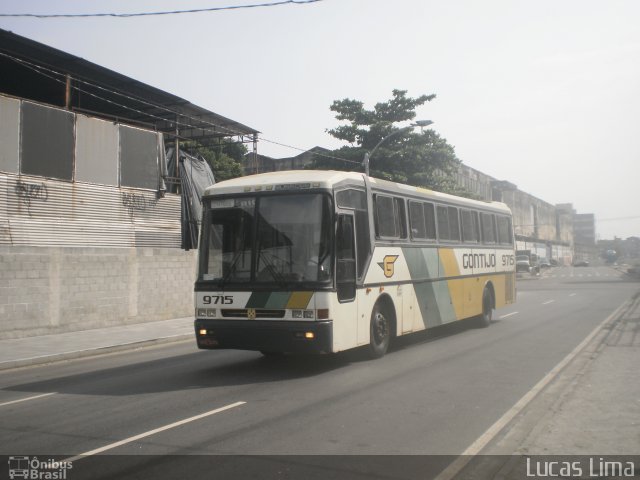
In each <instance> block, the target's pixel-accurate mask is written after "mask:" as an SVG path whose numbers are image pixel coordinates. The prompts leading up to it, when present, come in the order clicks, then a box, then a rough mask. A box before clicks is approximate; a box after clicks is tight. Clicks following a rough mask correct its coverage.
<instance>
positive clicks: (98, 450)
mask: <svg viewBox="0 0 640 480" xmlns="http://www.w3.org/2000/svg"><path fill="white" fill-rule="evenodd" d="M246 403H247V402H236V403H231V404H229V405H225V406H224V407H220V408H216V409H215V410H210V411H208V412H205V413H201V414H200V415H196V416H194V417H189V418H185V419H184V420H180V421H178V422H174V423H170V424H169V425H165V426H164V427H159V428H155V429H153V430H149V431H148V432H144V433H140V434H138V435H134V436H133V437H129V438H125V439H124V440H120V441H119V442H114V443H110V444H109V445H105V446H104V447H100V448H96V449H95V450H89V451H88V452H84V453H81V454H80V455H76V456H75V457H70V458H67V459H65V460H63V462H74V461H76V460H80V459H82V458H85V457H90V456H92V455H97V454H98V453H102V452H106V451H107V450H112V449H114V448H116V447H120V446H122V445H126V444H127V443H131V442H135V441H136V440H140V439H141V438H145V437H149V436H151V435H155V434H156V433H160V432H164V431H165V430H169V429H171V428H175V427H179V426H180V425H184V424H185V423H190V422H194V421H196V420H200V419H201V418H205V417H208V416H210V415H215V414H216V413H220V412H224V411H225V410H230V409H232V408H235V407H239V406H240V405H244V404H246Z"/></svg>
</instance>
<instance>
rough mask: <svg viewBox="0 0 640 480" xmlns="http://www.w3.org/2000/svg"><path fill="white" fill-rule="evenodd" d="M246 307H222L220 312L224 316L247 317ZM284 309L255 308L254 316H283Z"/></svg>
mask: <svg viewBox="0 0 640 480" xmlns="http://www.w3.org/2000/svg"><path fill="white" fill-rule="evenodd" d="M247 310H248V309H246V308H223V309H222V311H221V313H222V316H223V317H224V318H248V314H247ZM284 314H285V310H266V309H261V308H260V309H258V308H257V309H256V317H255V318H284Z"/></svg>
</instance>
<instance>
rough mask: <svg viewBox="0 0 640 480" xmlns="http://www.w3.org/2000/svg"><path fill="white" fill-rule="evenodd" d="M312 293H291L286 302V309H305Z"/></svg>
mask: <svg viewBox="0 0 640 480" xmlns="http://www.w3.org/2000/svg"><path fill="white" fill-rule="evenodd" d="M311 297H313V292H293V293H292V294H291V298H289V301H288V302H287V308H307V305H309V301H310V300H311Z"/></svg>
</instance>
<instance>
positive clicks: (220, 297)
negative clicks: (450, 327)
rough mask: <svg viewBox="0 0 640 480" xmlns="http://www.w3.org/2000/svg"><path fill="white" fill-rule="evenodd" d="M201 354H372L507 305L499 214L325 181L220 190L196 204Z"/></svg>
mask: <svg viewBox="0 0 640 480" xmlns="http://www.w3.org/2000/svg"><path fill="white" fill-rule="evenodd" d="M203 208H204V214H203V223H202V231H201V239H200V250H199V261H198V278H197V281H196V284H195V307H196V319H195V333H196V339H197V343H198V347H200V348H203V349H228V348H231V349H243V350H257V351H261V352H263V353H264V354H277V353H283V352H298V353H299V352H308V353H333V352H339V351H342V350H347V349H350V348H355V347H359V346H362V345H368V346H369V352H370V353H371V355H372V356H373V357H381V356H382V355H384V354H385V353H386V351H387V349H388V346H389V342H390V341H391V340H392V339H393V337H396V336H400V335H404V334H408V333H411V332H417V331H420V330H424V329H426V328H430V327H435V326H437V325H442V324H445V323H450V322H453V321H456V320H462V319H465V318H472V317H475V318H476V320H477V322H478V323H479V324H481V325H484V326H487V325H489V323H490V322H491V316H492V312H493V309H495V308H500V307H502V306H504V305H506V304H509V303H512V302H514V300H515V294H516V288H515V250H514V240H513V231H512V222H511V212H510V210H509V208H508V207H507V206H506V205H504V204H502V203H498V202H482V201H476V200H469V199H466V198H461V197H456V196H452V195H447V194H443V193H438V192H434V191H430V190H426V189H423V188H417V187H412V186H408V185H402V184H398V183H393V182H388V181H384V180H379V179H375V178H371V177H367V176H366V175H364V174H362V173H354V172H336V171H314V170H307V171H284V172H274V173H265V174H260V175H253V176H248V177H241V178H236V179H233V180H228V181H224V182H220V183H218V184H216V185H214V186H212V187H209V188H208V189H207V190H206V192H205V194H204V196H203Z"/></svg>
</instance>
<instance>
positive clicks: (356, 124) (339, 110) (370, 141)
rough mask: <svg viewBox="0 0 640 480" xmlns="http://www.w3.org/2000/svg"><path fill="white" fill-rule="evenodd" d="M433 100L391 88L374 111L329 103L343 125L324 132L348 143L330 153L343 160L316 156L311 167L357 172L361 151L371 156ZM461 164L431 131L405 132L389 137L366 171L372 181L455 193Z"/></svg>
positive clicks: (356, 103)
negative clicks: (384, 99)
mask: <svg viewBox="0 0 640 480" xmlns="http://www.w3.org/2000/svg"><path fill="white" fill-rule="evenodd" d="M434 98H435V95H421V96H419V97H417V98H411V97H408V96H407V91H406V90H393V96H392V98H391V99H390V100H388V101H386V102H381V103H377V104H376V105H375V106H374V108H373V110H367V109H365V108H364V104H363V103H362V102H360V101H357V100H351V99H348V98H347V99H344V100H336V101H334V102H333V104H332V105H331V107H330V108H331V111H333V112H336V119H338V120H340V121H345V122H347V123H346V124H343V125H340V126H338V127H336V128H334V129H331V130H328V133H329V134H330V135H332V136H333V137H335V138H337V139H339V140H343V141H345V142H348V143H349V144H350V145H349V146H344V147H342V148H340V149H338V150H335V151H333V152H332V155H331V156H334V157H339V158H342V159H345V160H348V162H344V161H340V160H337V159H332V158H327V157H320V156H317V157H316V158H315V160H314V162H313V164H312V168H332V169H338V170H354V169H357V168H359V167H358V164H360V163H361V162H362V159H363V158H364V154H365V152H371V150H372V149H373V148H374V147H375V146H376V145H377V144H378V142H379V141H380V140H382V139H383V138H385V137H387V136H388V135H391V134H392V133H394V132H398V131H399V130H400V129H401V128H402V127H401V126H397V125H396V124H397V123H400V122H407V121H411V120H414V119H415V117H416V112H415V110H416V108H417V107H419V106H421V105H424V104H425V103H426V102H430V101H431V100H433V99H434ZM460 163H461V162H460V160H459V159H458V158H457V157H456V154H455V151H454V148H453V146H451V145H449V144H448V143H447V141H446V140H445V139H444V138H442V137H440V136H439V135H438V134H437V133H436V132H435V131H433V130H431V129H427V130H422V131H421V132H412V131H410V130H407V131H404V132H402V133H398V134H396V135H394V136H393V137H390V138H389V139H388V140H386V141H385V142H384V143H383V144H382V145H381V146H380V147H379V148H378V149H377V150H376V151H375V152H374V154H373V156H372V157H371V161H370V170H371V175H372V176H374V177H378V178H384V179H387V180H391V181H394V182H401V183H408V184H411V185H415V186H421V187H425V188H430V189H434V190H439V191H446V192H451V193H456V194H460V193H461V191H460V188H458V187H457V186H456V183H455V179H454V177H453V175H454V174H455V172H457V169H458V166H459V165H460Z"/></svg>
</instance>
